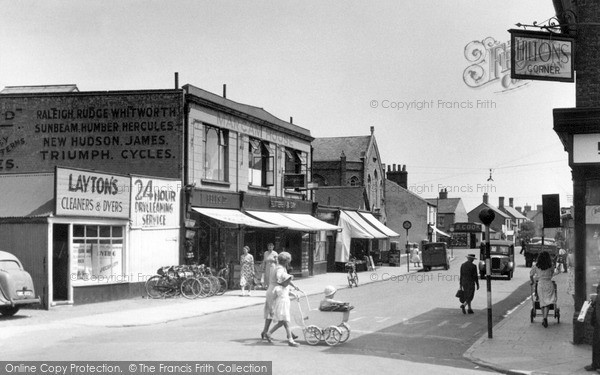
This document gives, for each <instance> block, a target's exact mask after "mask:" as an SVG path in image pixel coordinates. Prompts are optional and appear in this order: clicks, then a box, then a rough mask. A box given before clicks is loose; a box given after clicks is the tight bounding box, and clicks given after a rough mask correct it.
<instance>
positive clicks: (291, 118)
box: [290, 116, 294, 124]
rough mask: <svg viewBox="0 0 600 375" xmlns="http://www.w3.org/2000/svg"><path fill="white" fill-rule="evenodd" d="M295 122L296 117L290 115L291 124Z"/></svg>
mask: <svg viewBox="0 0 600 375" xmlns="http://www.w3.org/2000/svg"><path fill="white" fill-rule="evenodd" d="M293 123H294V118H293V117H292V116H290V124H293Z"/></svg>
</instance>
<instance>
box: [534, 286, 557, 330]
mask: <svg viewBox="0 0 600 375" xmlns="http://www.w3.org/2000/svg"><path fill="white" fill-rule="evenodd" d="M552 285H554V293H555V294H556V296H557V302H558V293H557V288H556V282H555V281H554V280H552ZM537 287H538V282H537V280H536V282H535V283H534V284H533V285H531V303H532V306H531V323H533V318H535V315H536V311H538V310H539V311H540V312H541V311H542V308H541V307H540V298H539V296H538V293H537ZM550 311H554V318H555V319H556V322H557V323H560V308H559V307H558V303H552V304H550V305H548V315H550Z"/></svg>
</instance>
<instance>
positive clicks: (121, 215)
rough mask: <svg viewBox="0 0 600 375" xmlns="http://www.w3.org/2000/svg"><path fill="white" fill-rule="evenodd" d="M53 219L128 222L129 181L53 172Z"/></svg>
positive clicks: (73, 171) (74, 171)
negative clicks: (74, 218)
mask: <svg viewBox="0 0 600 375" xmlns="http://www.w3.org/2000/svg"><path fill="white" fill-rule="evenodd" d="M55 180H56V188H55V191H56V199H55V201H56V215H63V216H93V217H105V218H118V219H128V218H129V189H130V178H129V177H126V176H121V175H114V174H105V173H97V172H91V171H86V170H80V169H67V168H56V178H55Z"/></svg>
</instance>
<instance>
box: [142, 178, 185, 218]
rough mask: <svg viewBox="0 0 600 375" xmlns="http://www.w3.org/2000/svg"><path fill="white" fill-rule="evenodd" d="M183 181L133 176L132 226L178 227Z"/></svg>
mask: <svg viewBox="0 0 600 375" xmlns="http://www.w3.org/2000/svg"><path fill="white" fill-rule="evenodd" d="M180 190H181V181H176V180H165V179H158V178H148V177H136V176H132V178H131V226H132V228H164V229H166V228H178V227H179V212H180V209H179V204H180V202H179V197H180V193H179V192H180Z"/></svg>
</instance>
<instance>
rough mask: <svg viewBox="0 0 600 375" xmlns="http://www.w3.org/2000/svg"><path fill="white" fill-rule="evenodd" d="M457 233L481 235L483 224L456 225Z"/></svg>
mask: <svg viewBox="0 0 600 375" xmlns="http://www.w3.org/2000/svg"><path fill="white" fill-rule="evenodd" d="M454 231H455V232H467V233H480V232H481V224H476V223H454Z"/></svg>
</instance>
